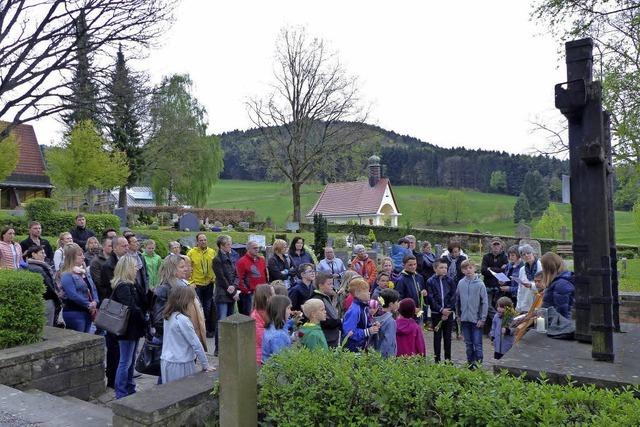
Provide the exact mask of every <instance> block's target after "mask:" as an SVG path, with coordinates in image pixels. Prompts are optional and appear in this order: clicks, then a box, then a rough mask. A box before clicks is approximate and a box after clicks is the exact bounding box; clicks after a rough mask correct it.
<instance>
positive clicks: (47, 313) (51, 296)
mask: <svg viewBox="0 0 640 427" xmlns="http://www.w3.org/2000/svg"><path fill="white" fill-rule="evenodd" d="M25 257H26V258H27V269H28V270H29V271H31V272H32V273H38V274H39V275H40V276H42V281H43V282H44V288H45V290H44V295H43V298H44V317H45V319H46V321H47V323H46V325H47V326H53V324H54V321H55V318H56V317H55V316H56V313H57V312H58V311H59V310H60V307H61V306H60V298H58V294H57V293H56V288H55V283H54V281H53V270H51V266H50V265H49V264H48V263H47V262H45V260H46V258H47V255H46V252H45V249H44V246H36V245H33V246H31V247H30V248H29V249H27V251H26V252H25Z"/></svg>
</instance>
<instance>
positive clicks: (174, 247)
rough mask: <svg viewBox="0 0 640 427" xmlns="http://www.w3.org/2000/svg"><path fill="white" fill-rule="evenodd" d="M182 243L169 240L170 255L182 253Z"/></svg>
mask: <svg viewBox="0 0 640 427" xmlns="http://www.w3.org/2000/svg"><path fill="white" fill-rule="evenodd" d="M180 248H181V247H180V243H179V242H176V241H175V240H172V241H171V242H169V254H168V255H167V256H169V255H180Z"/></svg>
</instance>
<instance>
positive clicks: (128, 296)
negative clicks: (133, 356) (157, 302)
mask: <svg viewBox="0 0 640 427" xmlns="http://www.w3.org/2000/svg"><path fill="white" fill-rule="evenodd" d="M111 299H112V300H113V301H117V302H119V303H120V304H123V305H126V306H127V307H129V322H128V323H127V330H126V332H125V333H124V334H122V335H120V336H118V339H119V340H137V339H139V338H141V337H143V336H144V335H145V331H146V325H145V320H144V311H143V309H142V304H144V301H145V295H144V294H142V293H141V292H140V288H139V287H138V286H137V285H136V284H133V283H126V282H121V283H119V284H118V286H116V288H115V289H114V290H113V295H112V296H111Z"/></svg>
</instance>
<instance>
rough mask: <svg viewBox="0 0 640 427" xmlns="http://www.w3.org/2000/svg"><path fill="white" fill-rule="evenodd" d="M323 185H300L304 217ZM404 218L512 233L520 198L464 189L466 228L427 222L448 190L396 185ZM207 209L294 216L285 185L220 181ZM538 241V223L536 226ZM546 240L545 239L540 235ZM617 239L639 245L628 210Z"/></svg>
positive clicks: (281, 219) (278, 220)
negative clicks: (432, 203) (433, 203)
mask: <svg viewBox="0 0 640 427" xmlns="http://www.w3.org/2000/svg"><path fill="white" fill-rule="evenodd" d="M322 188H323V186H322V185H320V184H309V185H305V186H303V187H302V194H301V204H302V213H303V215H304V214H306V213H307V212H308V211H309V209H311V207H312V206H313V204H314V203H315V201H316V200H317V198H318V196H319V195H320V192H321V191H322ZM393 191H394V194H395V196H396V200H397V203H398V205H399V206H398V207H399V209H400V212H401V213H402V216H401V217H400V224H401V225H403V224H405V223H406V222H410V223H411V224H412V225H413V226H414V227H421V228H434V229H442V230H455V231H474V230H479V231H481V232H488V233H495V234H502V235H513V233H514V231H515V228H516V226H515V224H514V223H513V219H512V218H513V205H514V204H515V201H516V198H515V197H513V196H505V195H499V194H488V193H480V192H477V191H470V190H464V193H465V195H466V198H467V204H468V207H469V214H468V218H467V221H465V222H464V223H462V224H446V225H444V224H437V223H436V224H432V225H427V224H426V221H425V210H426V200H427V198H429V197H431V198H436V199H438V198H444V197H445V195H446V194H447V192H448V191H449V190H448V189H445V188H427V187H412V186H396V187H393ZM208 206H209V207H216V208H227V209H251V210H254V211H255V212H256V216H257V219H262V220H264V219H266V218H267V217H271V219H272V220H273V221H274V223H275V225H276V226H277V227H278V228H282V227H283V226H284V225H285V223H286V222H287V220H290V219H291V217H292V212H293V209H292V206H291V188H290V187H289V185H288V184H286V183H277V182H255V181H236V180H222V181H220V182H219V183H218V184H217V185H216V186H214V187H213V190H212V192H211V194H210V196H209V200H208ZM557 206H558V210H559V211H560V212H561V213H562V214H563V215H564V216H565V218H566V225H567V227H568V229H569V230H571V220H570V209H569V205H563V204H557ZM533 235H534V237H536V224H535V222H534V224H533ZM537 237H545V236H537ZM616 241H617V242H618V243H625V244H630V245H640V228H638V227H637V226H636V225H635V224H634V221H633V217H632V215H631V213H630V212H616Z"/></svg>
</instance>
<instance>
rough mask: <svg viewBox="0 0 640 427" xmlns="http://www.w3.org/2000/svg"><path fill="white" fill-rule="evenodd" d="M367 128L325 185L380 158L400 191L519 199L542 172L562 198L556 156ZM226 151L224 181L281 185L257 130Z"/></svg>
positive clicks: (231, 135) (231, 136)
mask: <svg viewBox="0 0 640 427" xmlns="http://www.w3.org/2000/svg"><path fill="white" fill-rule="evenodd" d="M358 126H362V127H364V128H366V131H367V133H366V136H365V138H364V142H363V143H361V144H356V145H354V146H353V148H352V149H351V150H350V151H349V153H347V154H346V155H345V156H343V158H341V159H339V160H337V161H336V162H335V163H334V165H333V167H330V168H327V169H326V170H325V171H323V172H322V173H321V174H320V175H319V179H320V180H321V181H324V182H335V181H352V180H356V179H358V178H359V177H362V176H366V175H367V173H368V172H367V169H366V168H367V164H366V162H367V158H368V157H369V156H370V155H371V154H374V153H375V154H379V155H380V157H381V160H382V166H383V174H384V175H385V176H387V177H388V178H389V179H390V180H391V182H392V183H393V184H394V185H419V186H425V187H450V188H468V189H474V190H479V191H483V192H496V193H502V194H510V195H514V196H517V195H519V194H520V192H521V191H522V187H523V184H524V177H525V175H526V174H527V172H530V171H537V172H539V173H540V175H541V176H542V179H543V182H544V185H546V186H547V188H548V189H549V196H550V198H551V200H560V198H561V196H562V191H561V180H560V176H561V175H562V174H563V173H565V174H566V173H568V167H569V165H568V162H566V161H562V160H559V159H557V158H554V157H550V156H530V155H524V154H509V153H505V152H497V151H485V150H472V149H467V148H441V147H437V146H435V145H432V144H428V143H426V142H424V141H421V140H419V139H417V138H413V137H410V136H405V135H399V134H396V133H395V132H391V131H387V130H384V129H381V128H379V127H376V126H371V125H358ZM221 142H222V148H223V150H224V165H225V167H224V170H223V172H222V174H221V176H220V177H221V178H222V179H246V180H254V181H274V180H279V179H280V176H279V174H278V173H277V172H276V171H274V170H273V169H272V168H270V167H269V164H268V162H266V161H265V160H263V159H261V158H258V156H256V152H257V150H258V148H259V147H260V146H261V145H262V144H263V143H264V140H263V138H262V135H261V134H260V132H259V131H258V130H257V129H253V130H249V131H233V132H228V133H225V134H223V135H222V136H221Z"/></svg>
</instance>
